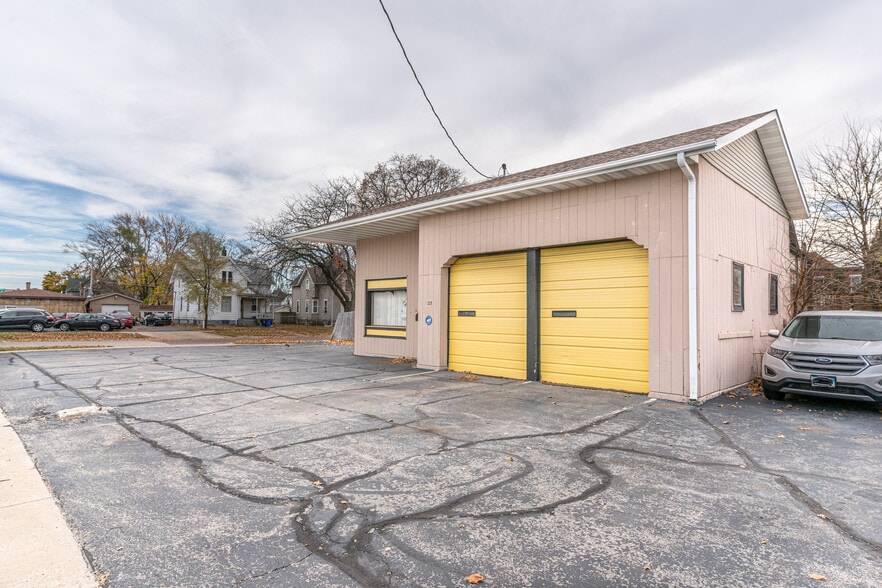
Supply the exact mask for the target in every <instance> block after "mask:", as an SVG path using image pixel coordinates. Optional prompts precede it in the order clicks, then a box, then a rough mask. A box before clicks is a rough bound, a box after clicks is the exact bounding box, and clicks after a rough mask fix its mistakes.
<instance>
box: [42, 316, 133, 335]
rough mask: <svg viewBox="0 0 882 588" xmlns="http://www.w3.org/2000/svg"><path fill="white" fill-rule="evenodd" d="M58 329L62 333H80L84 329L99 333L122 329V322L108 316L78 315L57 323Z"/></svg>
mask: <svg viewBox="0 0 882 588" xmlns="http://www.w3.org/2000/svg"><path fill="white" fill-rule="evenodd" d="M55 326H56V328H58V329H59V330H62V331H80V330H83V329H97V330H98V331H110V330H113V329H121V328H122V322H121V321H120V320H119V319H116V318H113V317H112V316H108V315H106V314H91V313H84V314H78V315H77V316H75V317H74V318H72V319H64V320H60V321H57V322H56V323H55Z"/></svg>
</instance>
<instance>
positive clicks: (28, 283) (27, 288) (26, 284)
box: [25, 282, 31, 290]
mask: <svg viewBox="0 0 882 588" xmlns="http://www.w3.org/2000/svg"><path fill="white" fill-rule="evenodd" d="M30 289H31V283H30V282H25V290H30Z"/></svg>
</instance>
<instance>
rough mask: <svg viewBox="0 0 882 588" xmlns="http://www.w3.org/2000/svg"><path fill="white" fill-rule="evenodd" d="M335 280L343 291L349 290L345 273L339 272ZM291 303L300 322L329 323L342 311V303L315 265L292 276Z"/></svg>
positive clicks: (296, 319)
mask: <svg viewBox="0 0 882 588" xmlns="http://www.w3.org/2000/svg"><path fill="white" fill-rule="evenodd" d="M337 280H338V283H339V284H340V287H341V288H343V290H344V291H347V292H348V291H351V288H350V287H349V285H348V280H346V274H343V273H341V274H340V275H339V276H338V278H337ZM291 304H292V305H293V308H292V309H291V310H292V312H293V313H294V318H295V321H296V322H297V323H300V324H309V325H330V324H332V323H333V322H334V320H336V318H337V315H338V314H339V313H341V312H343V304H342V303H341V302H340V300H339V299H338V298H337V296H336V295H335V294H334V291H333V290H331V287H330V286H329V285H328V280H327V278H325V276H324V274H322V272H321V271H319V269H318V268H316V267H308V268H306V269H304V270H303V271H301V272H300V274H299V275H298V276H297V277H295V278H294V281H293V282H292V283H291Z"/></svg>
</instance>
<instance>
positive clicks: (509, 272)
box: [448, 253, 527, 379]
mask: <svg viewBox="0 0 882 588" xmlns="http://www.w3.org/2000/svg"><path fill="white" fill-rule="evenodd" d="M526 268H527V256H526V254H525V253H513V254H503V255H488V256H483V257H472V258H463V259H460V260H458V261H457V262H456V263H455V264H454V265H453V266H452V267H451V268H450V323H449V325H450V326H449V328H450V339H449V353H448V366H449V367H450V369H451V370H455V371H467V372H472V373H476V374H484V375H489V376H499V377H504V378H515V379H523V378H524V377H525V376H526V369H527V358H526V344H527V343H526V342H527V338H526V330H527V278H526V273H527V272H526ZM460 311H473V312H474V316H459V312H460Z"/></svg>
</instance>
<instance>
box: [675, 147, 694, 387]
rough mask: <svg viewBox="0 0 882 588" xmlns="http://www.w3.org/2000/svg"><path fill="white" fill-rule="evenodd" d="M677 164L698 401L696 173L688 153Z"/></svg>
mask: <svg viewBox="0 0 882 588" xmlns="http://www.w3.org/2000/svg"><path fill="white" fill-rule="evenodd" d="M677 164H678V165H679V166H680V169H681V170H683V175H685V176H686V191H687V192H686V193H687V196H686V207H687V214H686V244H687V248H688V252H689V254H688V259H687V265H688V267H687V268H686V273H687V274H688V275H689V303H688V304H689V400H690V402H695V401H698V248H697V241H698V224H697V220H696V214H695V210H696V201H695V174H694V173H692V170H691V169H689V163H687V161H686V154H685V153H684V152H682V151H681V152H680V153H678V154H677Z"/></svg>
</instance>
